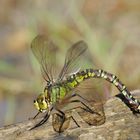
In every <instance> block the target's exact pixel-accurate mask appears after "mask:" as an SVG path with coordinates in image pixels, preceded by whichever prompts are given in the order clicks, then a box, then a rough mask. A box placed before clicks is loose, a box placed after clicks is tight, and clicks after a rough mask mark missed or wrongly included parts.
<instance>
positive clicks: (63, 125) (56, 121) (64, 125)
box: [52, 114, 70, 133]
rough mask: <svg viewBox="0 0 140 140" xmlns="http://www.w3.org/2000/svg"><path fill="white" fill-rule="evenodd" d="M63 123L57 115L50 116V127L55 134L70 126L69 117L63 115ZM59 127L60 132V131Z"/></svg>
mask: <svg viewBox="0 0 140 140" xmlns="http://www.w3.org/2000/svg"><path fill="white" fill-rule="evenodd" d="M65 115H66V116H65V121H64V122H63V121H62V118H61V117H60V116H59V115H57V114H52V126H53V129H54V130H55V131H56V132H59V133H60V132H63V131H65V130H66V129H67V128H68V127H69V126H70V117H69V116H67V114H65ZM60 127H61V130H60Z"/></svg>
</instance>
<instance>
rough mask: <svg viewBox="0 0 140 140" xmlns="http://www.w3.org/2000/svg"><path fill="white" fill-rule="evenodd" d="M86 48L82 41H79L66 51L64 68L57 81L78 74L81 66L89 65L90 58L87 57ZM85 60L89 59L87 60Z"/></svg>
mask: <svg viewBox="0 0 140 140" xmlns="http://www.w3.org/2000/svg"><path fill="white" fill-rule="evenodd" d="M87 48H88V46H87V44H86V43H85V42H84V41H79V42H77V43H75V44H74V45H73V46H71V47H70V48H69V49H68V50H67V53H66V57H65V63H64V66H63V68H62V70H61V72H60V74H59V76H58V80H59V81H60V80H62V79H63V78H64V77H65V76H66V75H68V74H72V73H76V72H78V71H79V70H80V68H81V66H82V64H83V65H87V64H88V63H90V61H91V60H90V59H91V58H90V57H89V56H90V55H89V53H88V51H87ZM85 58H89V60H88V59H85ZM81 63H82V64H81ZM90 64H91V63H90Z"/></svg>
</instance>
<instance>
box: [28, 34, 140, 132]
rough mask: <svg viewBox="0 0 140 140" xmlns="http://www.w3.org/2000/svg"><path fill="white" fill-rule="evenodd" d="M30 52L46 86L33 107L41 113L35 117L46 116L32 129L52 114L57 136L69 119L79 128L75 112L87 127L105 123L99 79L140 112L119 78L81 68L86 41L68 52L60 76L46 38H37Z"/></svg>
mask: <svg viewBox="0 0 140 140" xmlns="http://www.w3.org/2000/svg"><path fill="white" fill-rule="evenodd" d="M31 50H32V52H33V54H34V56H35V57H36V59H37V60H38V62H39V63H40V67H41V72H42V76H43V78H44V80H45V81H46V86H45V88H44V90H43V93H41V94H40V95H39V96H38V97H37V99H36V100H34V106H35V108H36V109H37V110H38V113H37V114H36V116H38V114H40V113H45V116H44V117H43V119H42V120H41V121H40V122H39V123H37V124H36V125H35V126H34V127H32V128H31V129H30V130H32V129H35V128H37V127H39V126H41V125H43V124H44V123H45V122H47V121H48V119H49V118H50V116H51V115H52V126H53V128H54V130H55V131H56V132H58V133H61V132H63V131H65V130H66V129H67V128H68V127H69V125H70V120H73V121H74V123H75V124H76V125H77V127H80V125H79V124H78V123H77V120H76V119H75V118H74V117H73V115H72V110H74V109H75V110H76V111H77V113H78V114H79V115H80V117H81V118H82V119H83V121H84V122H86V123H87V124H89V125H95V126H97V125H101V124H103V123H104V122H105V114H104V109H103V104H104V102H105V101H106V100H105V93H104V90H100V89H103V87H102V88H101V87H100V88H98V89H99V91H98V92H96V89H95V87H96V86H95V85H98V82H97V81H98V80H97V81H96V79H105V80H104V81H108V82H109V83H112V84H113V85H114V86H115V87H117V89H118V90H119V91H120V93H121V94H122V95H123V96H124V98H125V99H126V100H127V102H128V104H129V108H130V109H131V111H133V112H135V113H140V102H139V101H138V100H137V99H135V98H134V97H133V96H132V95H131V93H130V92H129V90H128V89H127V87H126V86H125V85H124V84H123V83H122V82H121V81H120V80H119V79H118V78H117V76H115V75H114V74H111V73H109V72H107V71H104V70H102V69H93V68H85V69H82V68H81V66H79V62H82V61H83V60H84V59H86V58H85V55H84V54H86V52H87V50H88V46H87V44H86V42H85V41H83V40H81V41H78V42H76V43H75V44H73V45H72V46H71V47H70V48H69V49H68V50H67V52H66V56H65V61H64V65H63V67H62V68H61V70H60V71H59V73H58V74H56V73H57V72H56V70H57V69H59V67H56V66H57V64H56V57H57V45H56V43H54V42H53V41H52V40H50V39H48V37H46V36H45V35H38V36H36V37H35V38H34V39H33V41H32V43H31ZM86 56H87V55H86ZM80 65H81V64H80ZM83 65H85V64H84V63H83ZM54 75H55V76H54ZM36 116H35V117H34V118H36Z"/></svg>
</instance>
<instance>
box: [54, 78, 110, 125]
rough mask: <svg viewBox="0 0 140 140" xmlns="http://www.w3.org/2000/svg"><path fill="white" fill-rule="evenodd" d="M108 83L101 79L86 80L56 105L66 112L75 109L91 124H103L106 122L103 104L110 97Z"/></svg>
mask: <svg viewBox="0 0 140 140" xmlns="http://www.w3.org/2000/svg"><path fill="white" fill-rule="evenodd" d="M106 84H108V83H107V82H105V81H102V80H101V79H89V80H85V81H83V82H82V83H81V84H80V85H79V86H78V87H76V88H75V89H74V90H72V91H70V92H69V93H67V95H66V96H65V98H64V99H62V100H60V101H59V102H58V103H56V106H57V108H59V109H60V110H62V111H64V112H65V113H67V112H68V111H70V110H72V109H75V110H76V111H77V112H78V114H79V115H80V116H81V118H82V119H83V120H84V121H85V122H86V123H88V124H89V125H101V124H103V123H104V122H105V114H104V108H103V105H104V103H105V102H106V100H107V98H108V97H107V96H108V93H106V92H107V91H108V90H109V89H108V88H109V87H108V85H106ZM73 95H75V96H73ZM79 101H80V102H79ZM87 106H88V107H87Z"/></svg>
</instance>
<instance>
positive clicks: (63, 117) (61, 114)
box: [56, 109, 66, 133]
mask: <svg viewBox="0 0 140 140" xmlns="http://www.w3.org/2000/svg"><path fill="white" fill-rule="evenodd" d="M57 111H58V112H59V113H56V114H57V115H58V116H59V117H60V118H61V119H62V121H61V125H60V127H59V133H61V128H62V126H63V124H64V122H65V119H66V117H65V113H64V112H62V111H61V110H59V109H57Z"/></svg>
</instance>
